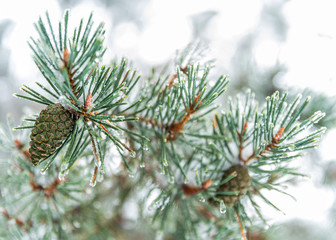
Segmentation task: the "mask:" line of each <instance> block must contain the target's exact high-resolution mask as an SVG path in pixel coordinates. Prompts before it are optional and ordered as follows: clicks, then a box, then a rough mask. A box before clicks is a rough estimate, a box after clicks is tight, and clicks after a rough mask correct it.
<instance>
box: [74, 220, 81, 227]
mask: <svg viewBox="0 0 336 240" xmlns="http://www.w3.org/2000/svg"><path fill="white" fill-rule="evenodd" d="M73 225H74V227H75V228H80V226H81V225H80V223H79V222H77V221H74V222H73Z"/></svg>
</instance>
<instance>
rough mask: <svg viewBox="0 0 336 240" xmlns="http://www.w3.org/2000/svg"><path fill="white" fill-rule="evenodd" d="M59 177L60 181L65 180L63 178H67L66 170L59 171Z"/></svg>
mask: <svg viewBox="0 0 336 240" xmlns="http://www.w3.org/2000/svg"><path fill="white" fill-rule="evenodd" d="M58 179H59V180H60V181H63V180H64V179H65V174H64V172H59V174H58Z"/></svg>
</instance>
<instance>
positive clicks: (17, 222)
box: [2, 209, 33, 232]
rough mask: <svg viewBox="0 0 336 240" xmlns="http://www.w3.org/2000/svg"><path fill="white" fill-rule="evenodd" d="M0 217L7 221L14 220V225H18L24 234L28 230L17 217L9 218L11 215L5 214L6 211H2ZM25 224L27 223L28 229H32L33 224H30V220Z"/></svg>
mask: <svg viewBox="0 0 336 240" xmlns="http://www.w3.org/2000/svg"><path fill="white" fill-rule="evenodd" d="M2 215H3V216H4V217H5V218H7V219H8V220H11V219H14V220H15V223H16V225H18V227H19V228H21V229H22V230H23V231H25V232H28V230H29V229H28V228H26V227H25V223H24V221H23V220H21V219H19V218H18V217H13V216H11V215H10V214H9V213H8V212H7V210H5V209H3V210H2ZM27 223H28V226H29V228H32V227H33V222H32V221H31V220H29V221H28V222H27Z"/></svg>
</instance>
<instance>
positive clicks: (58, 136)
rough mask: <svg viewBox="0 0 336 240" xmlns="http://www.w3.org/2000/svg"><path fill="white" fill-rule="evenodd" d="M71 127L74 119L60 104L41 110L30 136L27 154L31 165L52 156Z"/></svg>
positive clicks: (68, 133) (70, 130)
mask: <svg viewBox="0 0 336 240" xmlns="http://www.w3.org/2000/svg"><path fill="white" fill-rule="evenodd" d="M73 127H74V119H73V118H72V116H71V114H70V112H69V111H67V110H65V108H64V107H63V106H62V105H61V104H59V103H57V104H53V105H49V106H48V107H47V108H46V109H44V110H42V111H41V112H40V115H39V117H38V118H37V119H36V121H35V125H34V128H33V129H32V131H31V134H30V140H31V141H30V143H29V144H30V148H29V153H30V156H31V160H32V162H33V164H34V165H37V164H38V163H39V161H40V160H42V159H45V158H47V157H48V156H50V155H51V154H53V153H54V152H55V151H56V149H57V148H59V147H60V146H61V145H62V144H63V142H64V141H65V140H66V139H67V138H68V137H69V135H70V133H71V132H72V129H73Z"/></svg>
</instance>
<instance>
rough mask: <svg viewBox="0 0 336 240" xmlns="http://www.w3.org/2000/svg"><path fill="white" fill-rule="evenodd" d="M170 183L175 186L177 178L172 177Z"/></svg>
mask: <svg viewBox="0 0 336 240" xmlns="http://www.w3.org/2000/svg"><path fill="white" fill-rule="evenodd" d="M169 182H170V183H171V184H174V183H175V178H174V176H170V178H169Z"/></svg>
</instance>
